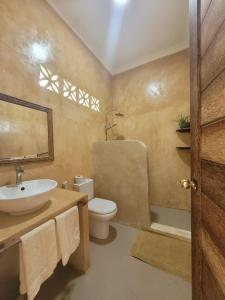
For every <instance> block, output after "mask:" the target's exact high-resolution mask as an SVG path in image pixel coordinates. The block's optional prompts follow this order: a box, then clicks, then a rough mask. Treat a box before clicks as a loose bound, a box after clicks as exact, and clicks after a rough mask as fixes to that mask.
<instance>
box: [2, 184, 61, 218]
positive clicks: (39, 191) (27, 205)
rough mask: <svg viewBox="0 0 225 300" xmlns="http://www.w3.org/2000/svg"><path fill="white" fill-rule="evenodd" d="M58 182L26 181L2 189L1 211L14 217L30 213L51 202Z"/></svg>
mask: <svg viewBox="0 0 225 300" xmlns="http://www.w3.org/2000/svg"><path fill="white" fill-rule="evenodd" d="M56 187H57V182H56V181H54V180H50V179H38V180H30V181H24V182H23V183H22V184H20V185H18V186H12V185H9V186H3V187H1V188H0V211H4V212H7V213H9V214H13V215H20V214H26V213H30V212H32V211H34V210H36V209H39V208H40V207H42V206H43V205H44V204H45V203H46V202H48V201H49V199H50V197H51V193H52V191H53V190H54V189H55V188H56Z"/></svg>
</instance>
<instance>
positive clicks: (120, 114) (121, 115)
mask: <svg viewBox="0 0 225 300" xmlns="http://www.w3.org/2000/svg"><path fill="white" fill-rule="evenodd" d="M115 116H117V117H124V114H122V113H120V112H118V113H115Z"/></svg>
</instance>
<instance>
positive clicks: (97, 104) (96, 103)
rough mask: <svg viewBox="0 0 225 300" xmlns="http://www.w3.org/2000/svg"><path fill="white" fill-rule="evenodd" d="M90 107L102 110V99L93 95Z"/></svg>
mask: <svg viewBox="0 0 225 300" xmlns="http://www.w3.org/2000/svg"><path fill="white" fill-rule="evenodd" d="M90 108H91V109H93V110H95V111H100V101H99V100H98V99H96V98H95V97H93V96H91V104H90Z"/></svg>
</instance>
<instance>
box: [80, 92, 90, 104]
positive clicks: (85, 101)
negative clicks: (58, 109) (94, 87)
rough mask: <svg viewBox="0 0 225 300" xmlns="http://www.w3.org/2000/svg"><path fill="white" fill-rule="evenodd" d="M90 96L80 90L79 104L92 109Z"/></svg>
mask: <svg viewBox="0 0 225 300" xmlns="http://www.w3.org/2000/svg"><path fill="white" fill-rule="evenodd" d="M89 97H90V96H89V94H88V93H87V92H85V91H83V90H81V89H79V92H78V103H79V104H81V105H83V106H86V107H90V99H89Z"/></svg>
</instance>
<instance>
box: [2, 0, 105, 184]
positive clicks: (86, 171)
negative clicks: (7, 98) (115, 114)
mask: <svg viewBox="0 0 225 300" xmlns="http://www.w3.org/2000/svg"><path fill="white" fill-rule="evenodd" d="M21 6H22V7H21ZM0 11H1V18H0V92H1V93H5V94H8V95H11V96H15V97H18V98H21V99H24V100H27V101H30V102H34V103H37V104H40V105H44V106H47V107H50V108H52V109H53V125H54V146H55V161H54V162H46V163H37V164H28V165H26V166H25V174H24V179H30V178H43V177H47V178H48V177H49V178H52V179H55V180H57V181H58V182H59V184H61V182H62V181H64V180H69V181H70V182H71V181H72V177H73V176H74V175H76V174H80V173H82V174H83V175H85V176H91V175H92V161H91V147H92V143H93V142H94V141H96V140H98V139H103V138H104V121H105V119H104V115H105V110H106V109H107V108H108V107H111V75H110V74H109V73H108V72H107V71H106V70H105V69H104V68H103V66H102V65H101V64H100V63H99V62H98V61H97V59H96V58H95V57H94V56H93V55H92V53H91V52H90V51H89V50H88V49H87V48H86V47H85V46H84V45H83V44H82V43H81V41H80V40H79V39H78V38H77V37H76V36H75V35H74V33H73V32H72V31H71V30H70V29H69V28H68V27H67V26H66V25H65V23H64V22H63V21H62V20H61V19H60V18H59V17H58V16H57V15H56V14H55V13H54V12H53V10H52V9H51V8H50V7H49V6H48V4H47V3H46V2H45V1H43V0H32V1H29V0H23V1H19V0H10V1H8V0H2V1H1V2H0ZM40 65H42V66H44V68H48V69H49V70H50V71H51V72H52V74H51V75H49V77H52V76H53V75H54V74H56V75H57V76H58V79H57V80H56V81H58V82H59V87H58V93H57V92H53V91H51V90H48V89H47V87H49V88H50V86H49V85H47V86H46V87H41V86H40V84H39V80H40ZM54 79H55V78H52V81H54ZM63 79H65V80H67V81H69V82H71V83H72V84H73V85H75V86H76V87H79V88H80V89H82V90H85V91H86V92H88V93H89V94H90V95H92V96H94V97H96V98H97V99H99V100H100V101H101V112H100V113H99V112H96V111H94V110H92V109H90V108H86V107H84V106H82V105H79V104H77V103H75V102H74V101H71V100H69V99H68V98H65V97H63V92H64V91H63ZM56 88H57V85H56ZM14 180H15V172H14V167H13V166H0V185H4V184H6V183H11V182H14Z"/></svg>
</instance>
